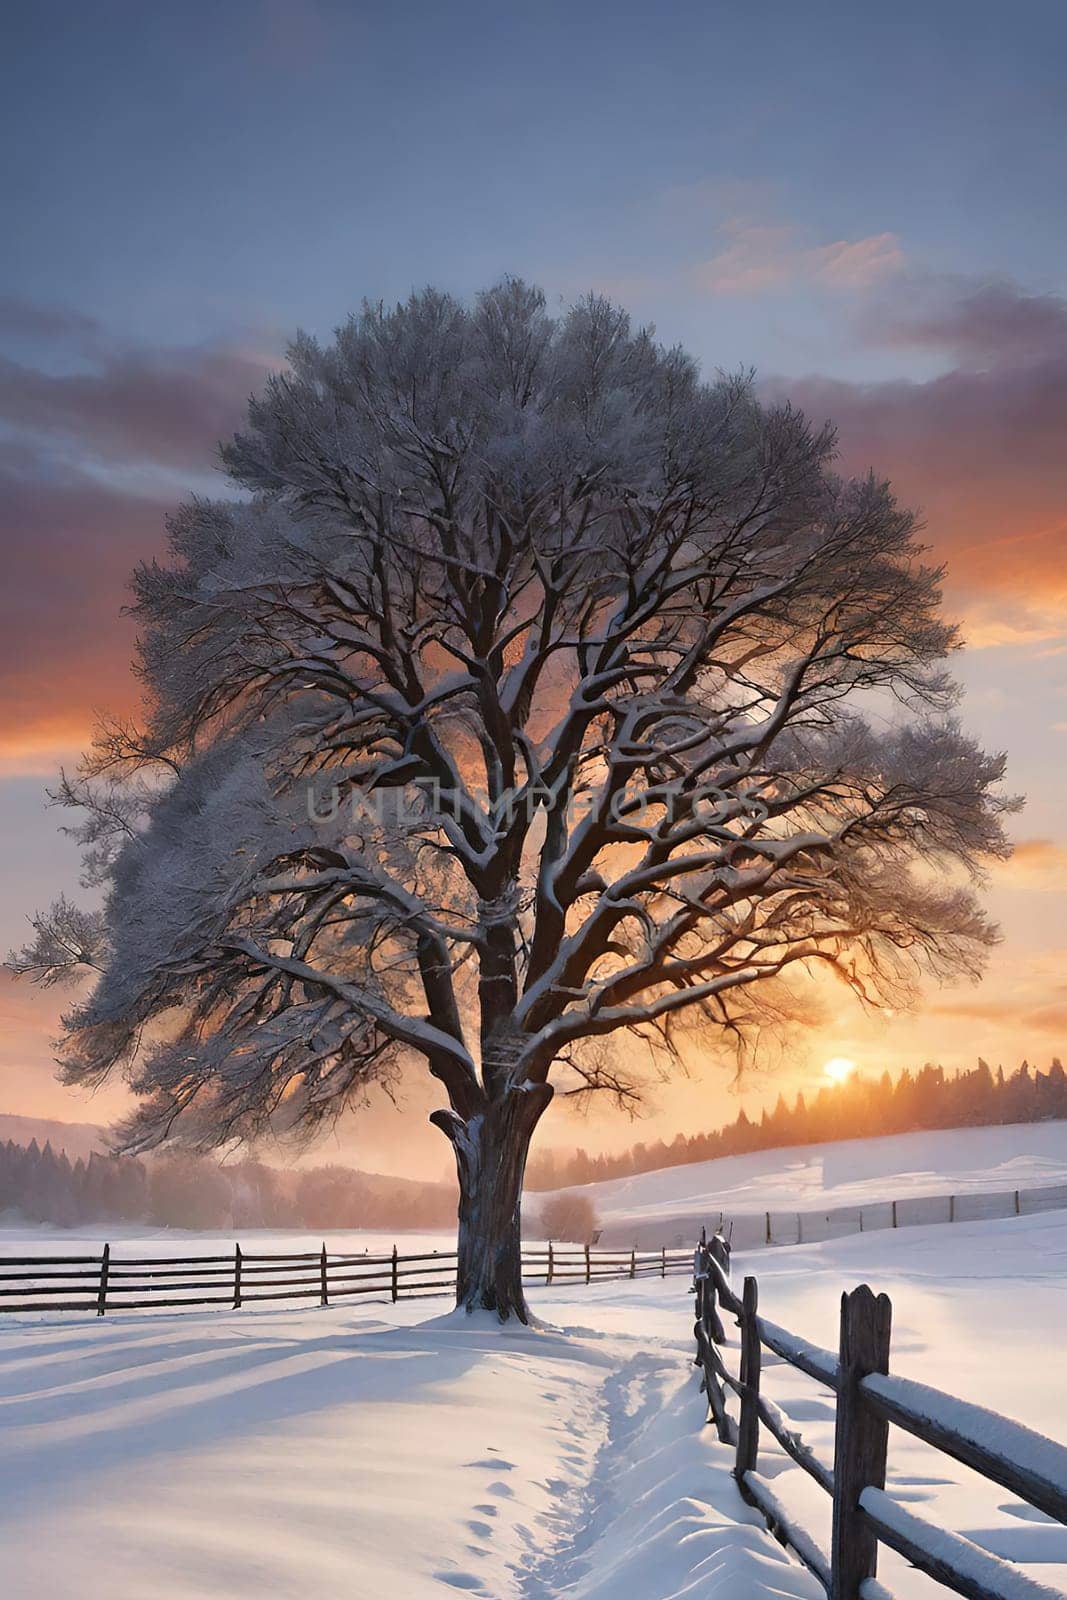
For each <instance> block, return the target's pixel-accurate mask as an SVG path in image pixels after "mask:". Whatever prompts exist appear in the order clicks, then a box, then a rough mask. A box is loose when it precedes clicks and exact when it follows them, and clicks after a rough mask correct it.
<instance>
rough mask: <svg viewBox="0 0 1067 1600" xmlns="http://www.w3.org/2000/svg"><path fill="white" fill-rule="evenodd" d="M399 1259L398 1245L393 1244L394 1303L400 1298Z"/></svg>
mask: <svg viewBox="0 0 1067 1600" xmlns="http://www.w3.org/2000/svg"><path fill="white" fill-rule="evenodd" d="M397 1261H398V1258H397V1253H396V1245H395V1244H394V1246H393V1282H392V1290H393V1303H394V1304H395V1303H396V1301H397V1300H399V1299H400V1274H399V1272H398V1271H397Z"/></svg>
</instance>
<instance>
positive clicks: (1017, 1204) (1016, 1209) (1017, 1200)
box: [1015, 1189, 1019, 1216]
mask: <svg viewBox="0 0 1067 1600" xmlns="http://www.w3.org/2000/svg"><path fill="white" fill-rule="evenodd" d="M1015 1215H1016V1216H1018V1215H1019V1191H1018V1189H1016V1191H1015Z"/></svg>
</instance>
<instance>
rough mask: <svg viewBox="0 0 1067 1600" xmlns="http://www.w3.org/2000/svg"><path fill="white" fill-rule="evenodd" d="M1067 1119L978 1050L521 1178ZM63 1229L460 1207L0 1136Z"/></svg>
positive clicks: (448, 1196)
mask: <svg viewBox="0 0 1067 1600" xmlns="http://www.w3.org/2000/svg"><path fill="white" fill-rule="evenodd" d="M1056 1117H1062V1118H1067V1074H1065V1073H1064V1070H1063V1067H1062V1065H1061V1064H1060V1062H1059V1061H1058V1060H1055V1061H1053V1063H1052V1065H1051V1066H1050V1067H1049V1069H1048V1071H1047V1072H1039V1071H1035V1070H1034V1069H1033V1068H1032V1067H1030V1065H1029V1064H1028V1063H1027V1062H1025V1061H1024V1062H1023V1064H1022V1066H1021V1067H1020V1068H1019V1069H1018V1071H1017V1072H1013V1073H1012V1074H1011V1076H1010V1077H1005V1075H1004V1072H1003V1069H1002V1068H999V1067H998V1068H997V1070H996V1071H995V1072H994V1071H993V1070H992V1069H991V1068H990V1067H989V1066H988V1065H987V1064H986V1062H984V1061H979V1063H978V1065H977V1067H976V1068H975V1069H974V1071H973V1072H960V1073H957V1074H956V1075H955V1076H952V1077H949V1076H946V1074H945V1072H944V1071H943V1069H942V1068H941V1067H935V1066H925V1067H923V1069H922V1071H921V1072H917V1073H912V1072H908V1071H905V1072H902V1073H901V1074H900V1076H899V1077H898V1078H895V1079H893V1078H891V1077H890V1076H889V1074H888V1072H887V1073H884V1074H883V1075H882V1077H881V1078H877V1079H867V1078H862V1077H858V1076H857V1077H854V1078H852V1079H850V1080H849V1081H848V1082H847V1083H843V1084H835V1085H832V1086H831V1085H827V1087H826V1088H824V1089H820V1090H819V1092H818V1094H817V1095H815V1096H814V1097H813V1098H811V1099H809V1098H807V1097H806V1096H804V1095H803V1094H799V1095H797V1098H796V1100H795V1101H794V1102H793V1104H792V1105H788V1104H787V1103H786V1101H785V1099H784V1098H783V1097H781V1096H779V1099H778V1104H777V1105H776V1106H775V1108H774V1110H773V1111H764V1113H763V1115H762V1117H761V1118H760V1119H759V1120H758V1121H755V1120H753V1119H752V1118H750V1117H749V1116H748V1115H747V1114H746V1113H745V1112H744V1111H739V1112H738V1114H737V1117H736V1118H735V1120H734V1121H733V1122H731V1123H730V1124H729V1125H728V1126H727V1127H725V1128H719V1129H717V1130H716V1131H714V1132H712V1133H696V1134H691V1135H688V1136H687V1135H685V1134H682V1133H680V1134H679V1135H678V1137H677V1138H676V1139H674V1140H672V1141H671V1142H670V1143H669V1144H668V1143H665V1142H663V1141H662V1140H659V1141H657V1142H656V1143H654V1144H635V1145H634V1146H633V1147H632V1148H631V1149H629V1150H627V1151H624V1152H623V1153H622V1154H621V1155H616V1156H607V1155H603V1156H591V1155H589V1154H587V1152H586V1151H584V1150H576V1151H575V1152H574V1154H573V1155H568V1154H567V1153H565V1152H561V1151H558V1150H545V1151H541V1152H537V1153H535V1155H534V1156H533V1157H532V1159H531V1161H530V1165H529V1168H528V1171H527V1180H526V1187H527V1188H528V1189H534V1190H544V1189H563V1188H572V1187H574V1186H575V1185H577V1184H583V1183H594V1182H596V1181H597V1180H598V1179H601V1178H622V1177H629V1176H631V1175H632V1174H633V1173H635V1172H651V1171H654V1170H655V1169H657V1168H659V1167H674V1166H682V1165H685V1164H686V1163H689V1162H693V1161H710V1160H711V1159H713V1158H714V1157H716V1156H732V1155H742V1154H744V1153H745V1152H747V1151H750V1150H769V1149H775V1148H778V1147H782V1146H789V1145H798V1144H827V1143H832V1142H834V1141H836V1140H840V1139H862V1138H869V1137H873V1136H876V1135H879V1134H888V1133H912V1132H916V1131H918V1130H920V1129H931V1128H968V1127H980V1126H984V1125H987V1124H1002V1123H1009V1122H1043V1121H1047V1120H1050V1119H1052V1118H1056ZM5 1216H6V1218H7V1219H8V1220H15V1219H19V1220H22V1221H25V1222H48V1223H53V1224H56V1225H58V1226H60V1227H77V1226H81V1225H83V1224H86V1223H107V1222H132V1223H145V1224H148V1225H150V1226H153V1227H164V1228H168V1227H169V1228H227V1229H229V1228H233V1229H240V1228H301V1229H305V1228H306V1229H311V1230H314V1231H316V1232H320V1231H323V1230H328V1229H331V1228H398V1229H400V1228H443V1227H449V1226H450V1225H451V1224H452V1223H453V1222H454V1221H455V1217H456V1195H455V1190H454V1188H453V1186H452V1185H451V1184H448V1183H420V1182H418V1181H415V1180H411V1179H405V1178H386V1177H382V1176H380V1175H378V1174H375V1173H364V1172H357V1171H354V1170H353V1169H352V1168H351V1167H343V1166H323V1167H312V1168H308V1169H306V1170H304V1171H292V1170H280V1169H278V1168H276V1167H269V1166H267V1165H266V1164H265V1163H264V1162H260V1161H254V1160H245V1161H239V1162H234V1163H232V1164H227V1165H222V1164H220V1163H219V1162H217V1161H214V1160H212V1159H211V1158H210V1157H208V1156H194V1155H183V1154H176V1155H164V1156H152V1157H149V1158H147V1159H145V1160H138V1159H135V1158H133V1157H130V1156H104V1155H90V1156H89V1157H88V1159H87V1160H83V1159H80V1158H79V1159H78V1160H75V1161H73V1162H72V1161H70V1160H68V1158H67V1156H66V1155H65V1154H63V1153H62V1152H59V1153H58V1154H57V1152H56V1151H55V1150H54V1149H53V1148H52V1146H51V1144H49V1143H46V1144H44V1145H43V1146H42V1145H39V1144H38V1143H37V1141H36V1140H33V1141H32V1142H31V1143H30V1144H29V1145H20V1144H16V1143H15V1142H14V1141H11V1140H9V1141H7V1142H6V1143H0V1217H5Z"/></svg>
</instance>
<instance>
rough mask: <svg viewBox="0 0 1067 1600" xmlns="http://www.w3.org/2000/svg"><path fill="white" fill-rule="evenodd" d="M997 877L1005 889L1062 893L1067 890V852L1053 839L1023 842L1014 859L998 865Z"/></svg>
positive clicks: (1021, 840) (1025, 840) (1016, 849)
mask: <svg viewBox="0 0 1067 1600" xmlns="http://www.w3.org/2000/svg"><path fill="white" fill-rule="evenodd" d="M994 877H995V878H996V880H997V882H998V883H999V884H1002V885H1003V886H1005V887H1006V888H1011V889H1038V890H1041V891H1042V892H1043V893H1046V894H1056V893H1061V892H1062V891H1064V890H1067V849H1065V848H1064V846H1063V845H1061V844H1057V843H1056V842H1055V840H1053V839H1020V841H1019V843H1018V844H1017V845H1016V846H1015V850H1014V853H1013V854H1012V856H1011V858H1010V859H1009V860H1008V861H1003V862H1000V863H998V865H997V867H996V869H995V872H994Z"/></svg>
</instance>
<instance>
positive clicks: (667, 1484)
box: [0, 1213, 1067, 1600]
mask: <svg viewBox="0 0 1067 1600" xmlns="http://www.w3.org/2000/svg"><path fill="white" fill-rule="evenodd" d="M186 1243H187V1242H186ZM734 1260H735V1277H736V1278H737V1279H738V1280H739V1279H740V1276H741V1275H742V1273H743V1272H744V1270H745V1261H744V1260H743V1259H742V1258H740V1257H739V1256H738V1255H735V1258H734ZM752 1267H753V1269H754V1270H756V1271H757V1272H758V1274H759V1278H760V1291H761V1310H763V1312H764V1313H765V1314H766V1315H767V1316H769V1317H771V1318H772V1319H773V1320H775V1321H777V1322H780V1323H783V1324H784V1325H786V1326H788V1327H790V1328H792V1329H794V1330H795V1331H796V1332H798V1333H801V1334H803V1335H805V1336H807V1337H809V1338H811V1339H814V1340H816V1341H817V1342H819V1343H822V1344H825V1345H829V1346H831V1347H832V1346H833V1345H834V1343H835V1341H836V1321H837V1298H838V1294H839V1291H840V1289H841V1288H842V1287H846V1286H847V1287H851V1286H852V1285H854V1284H855V1283H856V1282H857V1281H860V1280H861V1279H866V1280H867V1281H869V1282H870V1283H871V1284H872V1286H873V1287H875V1288H876V1289H885V1290H887V1291H888V1292H889V1293H890V1294H891V1295H892V1297H893V1302H894V1313H895V1334H894V1340H893V1366H894V1370H896V1371H897V1372H900V1373H902V1374H904V1375H907V1376H912V1377H917V1378H920V1379H922V1380H923V1381H925V1382H927V1383H931V1384H934V1385H936V1386H939V1387H942V1388H945V1389H947V1390H949V1391H950V1392H955V1393H958V1394H960V1395H962V1396H963V1397H965V1398H967V1399H971V1400H975V1401H978V1402H979V1403H981V1404H985V1405H988V1406H992V1407H994V1408H996V1409H999V1410H1002V1411H1004V1412H1006V1413H1007V1414H1009V1415H1011V1416H1014V1417H1016V1418H1018V1419H1019V1420H1020V1421H1022V1422H1025V1423H1028V1424H1029V1425H1030V1426H1032V1427H1036V1428H1038V1429H1040V1430H1041V1431H1043V1432H1047V1433H1051V1434H1052V1435H1053V1436H1054V1437H1058V1438H1060V1439H1067V1386H1065V1385H1064V1383H1063V1379H1062V1355H1061V1350H1060V1346H1061V1343H1062V1330H1063V1329H1064V1328H1065V1327H1067V1273H1065V1269H1067V1215H1064V1214H1062V1213H1059V1214H1051V1215H1048V1216H1044V1217H1022V1218H1017V1219H1012V1220H1009V1221H1005V1222H983V1223H963V1224H958V1225H957V1226H955V1227H953V1228H945V1227H931V1228H922V1227H916V1228H911V1229H908V1230H907V1231H901V1232H897V1233H883V1234H878V1235H865V1236H863V1237H856V1238H850V1239H843V1240H836V1241H833V1242H832V1243H825V1244H821V1245H812V1246H803V1247H800V1248H794V1249H783V1250H780V1251H760V1252H759V1253H758V1255H756V1256H754V1257H753V1260H752ZM532 1301H533V1304H534V1307H535V1309H536V1310H537V1311H538V1312H539V1313H540V1315H541V1316H542V1317H544V1318H545V1319H546V1320H551V1322H552V1323H554V1324H556V1325H558V1327H559V1328H560V1329H562V1330H564V1331H525V1330H519V1331H510V1330H505V1331H501V1330H500V1329H499V1328H497V1327H496V1326H495V1325H490V1326H484V1325H482V1324H480V1323H479V1322H478V1321H468V1320H467V1319H465V1318H464V1319H462V1320H459V1321H457V1320H456V1319H455V1318H454V1317H452V1316H450V1315H444V1316H441V1315H434V1303H433V1302H426V1301H423V1302H416V1303H408V1304H406V1305H405V1304H404V1303H401V1304H400V1305H399V1306H397V1307H389V1308H380V1307H375V1308H373V1310H371V1309H370V1308H367V1309H366V1310H364V1311H363V1312H358V1311H354V1310H352V1309H350V1308H337V1309H334V1308H329V1309H326V1310H320V1309H318V1308H314V1309H304V1310H299V1311H285V1310H263V1311H256V1310H245V1311H242V1312H238V1313H231V1312H228V1311H222V1312H212V1311H208V1312H186V1313H181V1314H178V1315H167V1314H164V1313H158V1314H153V1315H152V1316H148V1317H146V1316H138V1315H133V1314H131V1315H126V1316H119V1317H115V1318H114V1319H112V1318H110V1317H109V1318H106V1319H104V1320H103V1321H101V1322H97V1321H96V1320H95V1319H94V1320H92V1321H89V1320H86V1319H83V1318H80V1317H72V1318H60V1317H56V1316H53V1317H51V1318H49V1319H47V1320H45V1319H34V1318H29V1317H11V1318H10V1319H0V1412H2V1415H3V1418H4V1424H5V1427H4V1449H3V1452H2V1455H0V1538H2V1540H3V1547H4V1551H5V1558H4V1567H5V1577H6V1580H7V1581H6V1585H5V1592H7V1593H10V1594H11V1595H13V1596H18V1597H19V1600H44V1597H46V1596H48V1597H49V1600H50V1597H51V1596H52V1595H54V1594H56V1593H61V1594H66V1593H70V1594H75V1593H76V1594H78V1595H80V1596H84V1597H86V1600H103V1597H104V1596H107V1597H108V1600H189V1597H191V1596H196V1597H197V1600H246V1597H247V1600H251V1597H253V1596H255V1597H256V1600H263V1597H268V1596H269V1597H278V1600H290V1597H292V1600H297V1597H300V1600H306V1597H307V1596H308V1595H314V1596H315V1597H316V1600H335V1597H336V1600H341V1597H344V1600H364V1597H366V1600H370V1597H371V1596H374V1597H375V1600H377V1597H379V1596H381V1595H382V1594H383V1593H386V1594H389V1595H391V1596H395V1597H397V1600H424V1597H425V1600H435V1597H443V1596H444V1595H446V1594H448V1593H449V1592H456V1591H460V1592H466V1593H471V1594H475V1595H483V1596H486V1597H492V1600H556V1597H559V1596H563V1595H564V1594H565V1595H566V1596H567V1600H609V1597H610V1600H679V1597H681V1596H683V1595H686V1596H694V1595H695V1594H697V1593H699V1594H700V1595H701V1596H708V1597H712V1596H721V1597H723V1600H770V1597H771V1596H778V1597H780V1596H796V1597H798V1600H805V1597H806V1600H816V1597H817V1596H818V1594H819V1592H820V1591H818V1589H817V1586H816V1585H815V1584H814V1581H813V1580H812V1579H810V1578H809V1577H808V1576H807V1575H806V1574H805V1573H804V1572H802V1571H801V1570H800V1569H799V1568H798V1567H796V1566H795V1565H793V1564H792V1563H791V1562H790V1561H788V1559H787V1558H786V1557H785V1555H784V1553H783V1552H782V1551H781V1550H780V1549H779V1547H778V1546H777V1545H776V1544H775V1543H774V1542H773V1540H772V1539H771V1538H770V1536H769V1535H768V1534H766V1533H765V1532H764V1531H763V1527H762V1523H761V1522H760V1521H759V1519H758V1517H757V1516H756V1514H755V1513H753V1512H751V1511H749V1510H748V1509H747V1508H746V1507H744V1506H743V1505H742V1504H741V1502H740V1501H739V1499H738V1498H737V1496H736V1493H735V1491H734V1488H733V1485H732V1482H731V1480H730V1477H729V1466H730V1459H729V1455H728V1453H727V1452H725V1451H724V1450H723V1449H722V1447H720V1446H719V1445H718V1444H717V1443H716V1441H715V1437H714V1433H713V1431H712V1430H711V1429H709V1428H705V1427H703V1426H702V1418H703V1414H704V1413H703V1402H702V1399H701V1397H700V1396H699V1395H698V1392H697V1379H696V1375H695V1373H694V1370H693V1368H692V1366H691V1364H690V1363H691V1358H692V1312H691V1301H690V1300H689V1298H688V1295H687V1293H686V1284H685V1281H684V1279H680V1278H675V1279H667V1280H666V1281H664V1282H660V1281H658V1280H654V1279H653V1280H646V1281H644V1282H638V1283H635V1284H629V1283H622V1284H607V1285H600V1286H595V1287H593V1288H592V1289H586V1288H584V1286H583V1287H581V1288H579V1289H570V1290H564V1289H560V1290H556V1289H552V1290H547V1289H535V1290H534V1291H533V1292H532ZM442 1309H443V1305H442ZM765 1359H766V1358H765ZM765 1371H766V1377H767V1387H768V1392H769V1393H770V1394H771V1395H772V1396H773V1397H774V1398H776V1399H777V1400H778V1401H779V1403H780V1404H781V1405H782V1406H783V1408H784V1409H785V1410H786V1411H787V1413H788V1414H789V1415H790V1416H791V1417H792V1418H793V1419H794V1421H796V1422H797V1423H798V1425H799V1426H800V1427H801V1429H802V1431H803V1433H804V1435H805V1437H807V1438H808V1439H809V1440H810V1441H811V1442H812V1443H813V1444H815V1445H816V1446H817V1448H818V1449H819V1450H820V1452H822V1453H824V1454H825V1455H827V1456H828V1457H829V1456H830V1455H831V1454H832V1411H831V1408H830V1404H829V1399H828V1397H827V1396H825V1395H824V1394H822V1393H821V1392H820V1391H819V1389H818V1388H817V1387H816V1386H815V1385H814V1384H812V1383H810V1382H809V1381H808V1380H806V1379H804V1378H803V1377H801V1376H800V1375H799V1374H797V1373H795V1372H793V1371H792V1370H791V1369H789V1368H785V1367H779V1366H778V1365H777V1364H775V1363H773V1362H771V1361H769V1360H768V1361H767V1365H766V1368H765ZM761 1470H762V1471H764V1472H765V1473H766V1474H767V1475H769V1476H772V1477H774V1478H775V1488H776V1492H779V1493H780V1494H781V1495H782V1497H783V1498H784V1499H786V1500H787V1502H788V1503H789V1504H791V1505H792V1506H794V1507H795V1508H797V1510H798V1511H799V1512H800V1513H801V1514H802V1515H803V1517H804V1519H805V1520H806V1521H807V1522H808V1523H809V1524H810V1526H811V1527H812V1529H813V1531H815V1532H816V1533H818V1534H819V1535H820V1536H825V1519H826V1512H827V1505H826V1504H824V1503H823V1497H822V1496H821V1495H820V1494H819V1492H818V1490H817V1489H816V1488H815V1486H814V1485H811V1484H810V1481H809V1480H807V1479H806V1478H802V1476H801V1474H800V1473H799V1472H798V1471H797V1470H796V1469H794V1468H792V1467H791V1466H790V1467H787V1465H786V1463H785V1461H784V1458H782V1457H780V1456H778V1455H777V1453H776V1452H771V1451H768V1452H767V1453H766V1455H765V1457H764V1458H763V1459H762V1461H761ZM889 1488H890V1490H891V1492H892V1493H893V1494H894V1495H896V1496H897V1497H898V1498H900V1499H902V1500H903V1501H905V1502H906V1503H907V1504H909V1505H912V1506H914V1507H916V1509H919V1510H920V1511H921V1512H922V1513H923V1514H924V1515H928V1516H931V1517H932V1518H933V1519H934V1520H935V1521H939V1522H943V1523H945V1524H947V1525H948V1526H951V1527H954V1528H956V1529H958V1530H959V1531H962V1532H964V1533H966V1534H968V1536H969V1537H970V1538H972V1539H975V1540H976V1541H977V1542H979V1543H981V1544H984V1545H985V1546H986V1547H987V1548H989V1549H991V1550H995V1551H996V1552H997V1553H999V1554H1001V1555H1002V1556H1005V1557H1009V1558H1011V1559H1015V1560H1020V1561H1025V1562H1026V1563H1027V1565H1028V1570H1029V1571H1031V1574H1032V1575H1033V1576H1035V1577H1038V1578H1040V1579H1041V1580H1042V1581H1044V1582H1045V1583H1048V1584H1052V1585H1054V1586H1060V1587H1064V1586H1067V1529H1063V1528H1060V1527H1058V1526H1056V1525H1053V1524H1050V1523H1048V1522H1047V1521H1045V1520H1044V1519H1042V1518H1041V1517H1040V1516H1037V1515H1036V1514H1034V1513H1030V1512H1028V1511H1027V1509H1026V1508H1025V1507H1022V1506H1021V1505H1019V1504H1018V1503H1014V1504H1013V1503H1012V1501H1011V1497H1010V1496H1008V1495H1007V1494H1005V1493H1004V1492H1003V1491H998V1490H996V1489H994V1488H992V1487H991V1486H989V1485H984V1484H982V1483H981V1481H980V1480H978V1479H975V1478H974V1477H973V1476H972V1475H971V1474H969V1473H968V1472H967V1471H966V1469H964V1468H962V1467H958V1466H956V1465H955V1464H954V1463H952V1462H951V1461H949V1460H948V1459H947V1458H945V1457H941V1456H935V1455H933V1454H932V1453H931V1452H930V1451H928V1450H927V1449H926V1448H925V1447H923V1446H921V1445H919V1444H917V1443H915V1444H913V1443H911V1442H910V1441H909V1440H908V1439H907V1437H906V1436H905V1435H903V1434H900V1433H898V1432H897V1431H896V1430H893V1432H892V1435H891V1441H890V1479H889ZM883 1559H884V1564H883V1577H884V1578H885V1580H886V1581H887V1582H888V1584H889V1586H890V1587H891V1588H892V1589H893V1591H894V1592H895V1593H896V1594H898V1595H899V1596H900V1597H901V1600H920V1597H925V1596H927V1595H932V1594H933V1593H935V1592H943V1591H935V1590H934V1589H933V1588H932V1586H930V1585H929V1584H928V1583H926V1581H925V1580H923V1579H921V1578H920V1577H918V1576H917V1575H916V1574H915V1573H913V1572H911V1571H910V1569H908V1568H906V1567H905V1566H904V1565H903V1564H902V1563H900V1562H898V1561H897V1560H896V1558H894V1557H892V1556H891V1555H889V1554H886V1555H885V1557H884V1558H883Z"/></svg>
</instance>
